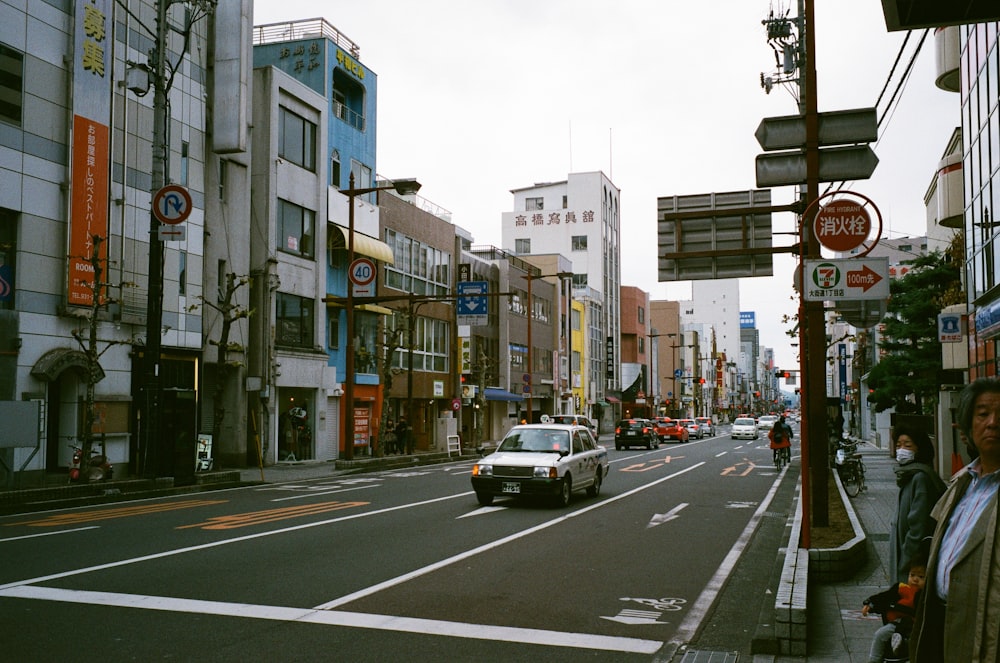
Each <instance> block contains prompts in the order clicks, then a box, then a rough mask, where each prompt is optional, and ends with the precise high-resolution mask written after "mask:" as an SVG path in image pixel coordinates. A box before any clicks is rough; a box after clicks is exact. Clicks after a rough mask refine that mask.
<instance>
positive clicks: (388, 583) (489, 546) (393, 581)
mask: <svg viewBox="0 0 1000 663" xmlns="http://www.w3.org/2000/svg"><path fill="white" fill-rule="evenodd" d="M704 464H705V462H704V461H702V462H700V463H696V464H694V465H692V466H691V467H686V468H684V469H683V470H678V471H677V472H674V473H673V474H668V475H667V476H665V477H662V478H660V479H657V480H656V481H652V482H650V483H647V484H644V485H642V486H638V487H636V488H633V489H632V490H628V491H626V492H624V493H621V494H619V495H615V496H614V497H609V498H607V499H605V500H601V501H600V502H596V503H594V504H591V505H590V506H586V507H583V508H582V509H578V510H576V511H571V512H570V513H567V514H566V515H563V516H559V517H558V518H553V519H552V520H549V521H547V522H544V523H540V524H538V525H535V526H534V527H529V528H528V529H526V530H521V531H520V532H515V533H514V534H510V535H508V536H505V537H503V538H500V539H497V540H496V541H491V542H490V543H485V544H483V545H481V546H477V547H475V548H472V549H470V550H466V551H465V552H461V553H459V554H457V555H453V556H451V557H448V558H446V559H442V560H440V561H438V562H434V563H433V564H428V565H427V566H425V567H423V568H421V569H415V570H413V571H410V572H409V573H404V574H403V575H400V576H396V577H395V578H390V579H389V580H385V581H383V582H380V583H376V584H374V585H371V586H370V587H366V588H364V589H359V590H358V591H356V592H353V593H351V594H347V595H345V596H341V597H340V598H336V599H333V600H332V601H327V602H326V603H323V604H320V605H318V606H316V609H317V610H329V609H330V608H336V607H338V606H341V605H344V604H345V603H350V602H352V601H356V600H358V599H361V598H364V597H366V596H371V595H372V594H377V593H378V592H380V591H382V590H383V589H389V588H390V587H394V586H396V585H401V584H403V583H404V582H408V581H410V580H413V579H414V578H419V577H420V576H422V575H426V574H428V573H431V572H432V571H437V570H438V569H443V568H444V567H446V566H450V565H451V564H454V563H456V562H460V561H462V560H464V559H468V558H469V557H474V556H475V555H478V554H479V553H481V552H486V551H488V550H493V549H494V548H499V547H500V546H502V545H504V544H507V543H510V542H511V541H517V540H518V539H522V538H524V537H526V536H529V535H531V534H534V533H535V532H541V531H542V530H545V529H548V528H549V527H552V526H554V525H558V524H559V523H562V522H565V521H567V520H569V519H570V518H576V517H578V516H582V515H583V514H585V513H588V512H590V511H593V510H594V509H599V508H601V507H605V506H607V505H609V504H613V503H615V502H617V501H618V500H621V499H625V498H626V497H630V496H632V495H634V494H636V493H638V492H641V491H643V490H646V489H648V488H652V487H653V486H655V485H657V484H660V483H663V482H664V481H669V480H670V479H673V478H674V477H678V476H680V475H682V474H685V473H687V472H690V471H691V470H694V469H696V468H699V467H701V466H702V465H704ZM0 589H2V587H0Z"/></svg>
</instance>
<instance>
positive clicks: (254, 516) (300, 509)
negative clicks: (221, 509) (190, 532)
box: [176, 502, 370, 530]
mask: <svg viewBox="0 0 1000 663" xmlns="http://www.w3.org/2000/svg"><path fill="white" fill-rule="evenodd" d="M367 504H370V502H320V503H319V504H299V505H296V506H287V507H283V508H280V509H268V510H266V511H252V512H250V513H240V514H236V515H231V516H213V517H212V518H209V519H208V520H207V521H206V522H203V523H197V524H194V525H181V526H180V527H177V528H176V529H189V528H193V527H200V528H202V529H211V530H225V529H237V528H239V527H249V526H251V525H261V524H264V523H273V522H275V521H278V520H286V519H288V518H301V517H302V516H312V515H316V514H318V513H327V512H330V511H339V510H340V509H351V508H353V507H358V506H365V505H367Z"/></svg>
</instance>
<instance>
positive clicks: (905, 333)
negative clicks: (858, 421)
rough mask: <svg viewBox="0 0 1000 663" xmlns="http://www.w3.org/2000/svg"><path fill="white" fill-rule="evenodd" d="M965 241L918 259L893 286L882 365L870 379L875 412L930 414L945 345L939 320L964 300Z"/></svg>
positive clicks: (959, 239)
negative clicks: (963, 260) (939, 316)
mask: <svg viewBox="0 0 1000 663" xmlns="http://www.w3.org/2000/svg"><path fill="white" fill-rule="evenodd" d="M961 246H962V236H961V234H959V235H957V236H956V237H955V239H954V240H953V241H952V243H951V246H949V248H948V250H947V251H946V252H944V253H942V252H940V251H934V252H931V253H928V254H925V255H921V256H918V257H917V258H916V259H915V260H914V261H913V263H912V266H911V268H910V270H909V271H908V272H907V274H906V275H905V276H903V277H902V278H899V279H895V280H894V281H892V283H890V286H889V293H890V294H889V303H888V306H887V314H886V317H885V318H884V319H883V320H882V324H883V326H884V333H883V335H882V338H881V340H880V341H879V350H880V351H881V352H882V353H883V355H884V356H883V357H882V359H881V361H880V362H879V363H878V364H876V365H875V367H874V368H872V370H871V373H870V374H869V377H868V383H869V386H871V387H872V388H873V389H874V392H873V393H872V394H871V395H869V397H868V401H869V402H870V403H872V404H873V405H874V406H875V410H876V411H877V412H882V411H883V410H886V409H888V408H890V407H895V408H896V411H897V412H905V413H914V414H931V413H932V412H931V410H932V409H933V404H934V403H935V401H936V398H937V394H938V390H939V387H940V385H941V377H940V372H941V369H942V364H941V343H940V342H939V341H938V332H937V316H938V314H939V313H940V312H941V310H942V309H943V308H945V307H946V306H951V305H953V304H958V303H961V302H964V301H965V295H964V292H963V291H962V283H961V272H960V269H961V255H962V254H961Z"/></svg>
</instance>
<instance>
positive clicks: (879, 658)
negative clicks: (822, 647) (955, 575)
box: [861, 557, 927, 663]
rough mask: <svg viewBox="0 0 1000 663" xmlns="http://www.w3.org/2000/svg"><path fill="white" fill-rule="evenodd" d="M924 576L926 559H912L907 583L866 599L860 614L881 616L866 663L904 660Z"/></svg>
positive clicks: (907, 656) (925, 574) (925, 573)
mask: <svg viewBox="0 0 1000 663" xmlns="http://www.w3.org/2000/svg"><path fill="white" fill-rule="evenodd" d="M926 576H927V561H926V558H923V557H919V558H914V559H913V561H912V562H911V563H910V568H909V575H908V576H907V579H906V580H907V581H906V582H901V583H899V584H897V585H894V586H893V587H890V588H889V589H887V590H885V591H882V592H879V593H878V594H874V595H872V596H869V597H868V598H867V599H865V603H864V607H863V608H861V614H863V615H867V614H868V613H869V612H874V613H876V614H879V615H882V628H880V629H879V630H878V631H876V632H875V637H874V638H873V639H872V648H871V651H870V652H869V654H868V663H883V662H887V661H907V660H909V654H908V652H907V640H909V637H910V631H912V630H913V615H914V608H915V606H916V604H917V597H918V595H919V594H920V591H921V590H923V588H924V582H925V580H926Z"/></svg>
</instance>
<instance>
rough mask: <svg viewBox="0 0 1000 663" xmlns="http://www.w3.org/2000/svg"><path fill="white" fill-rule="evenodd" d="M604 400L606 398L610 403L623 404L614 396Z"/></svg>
mask: <svg viewBox="0 0 1000 663" xmlns="http://www.w3.org/2000/svg"><path fill="white" fill-rule="evenodd" d="M604 398H606V399H607V401H608V402H609V403H621V399H620V398H615V397H614V396H605V397H604Z"/></svg>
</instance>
